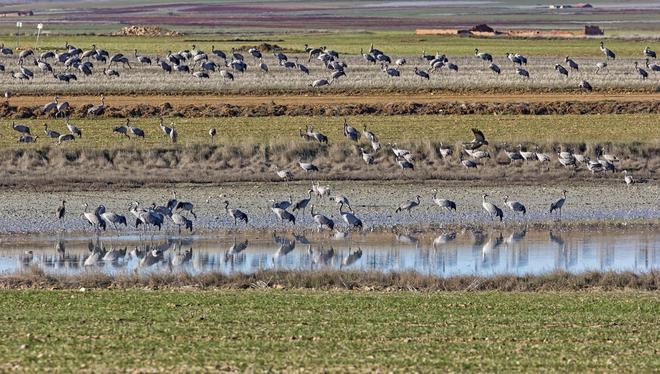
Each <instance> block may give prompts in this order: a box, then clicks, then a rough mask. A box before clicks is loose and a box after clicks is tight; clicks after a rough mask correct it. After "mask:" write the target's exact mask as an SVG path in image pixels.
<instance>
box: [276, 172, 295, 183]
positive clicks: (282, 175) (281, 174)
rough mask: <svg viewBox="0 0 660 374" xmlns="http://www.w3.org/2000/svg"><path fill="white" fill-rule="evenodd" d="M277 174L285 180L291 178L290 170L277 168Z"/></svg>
mask: <svg viewBox="0 0 660 374" xmlns="http://www.w3.org/2000/svg"><path fill="white" fill-rule="evenodd" d="M277 176H278V177H280V178H281V179H283V180H285V181H288V180H291V179H293V174H291V172H290V171H288V170H278V171H277Z"/></svg>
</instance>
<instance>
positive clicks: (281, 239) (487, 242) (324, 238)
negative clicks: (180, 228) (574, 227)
mask: <svg viewBox="0 0 660 374" xmlns="http://www.w3.org/2000/svg"><path fill="white" fill-rule="evenodd" d="M32 266H36V267H39V268H41V269H43V270H45V271H46V272H49V273H65V274H77V273H83V272H98V271H100V272H104V273H108V274H122V273H134V272H138V273H143V274H148V273H151V272H188V273H191V274H200V273H204V272H221V273H225V274H230V273H237V272H240V273H252V272H255V271H258V270H265V269H281V270H317V269H345V270H365V271H385V272H391V271H394V272H397V271H415V272H419V273H421V274H429V275H436V276H452V275H485V276H489V275H497V274H519V275H522V274H543V273H548V272H552V271H557V270H564V271H568V272H572V273H579V272H584V271H632V272H635V273H644V272H648V271H651V270H654V269H658V268H660V232H654V231H653V230H651V231H641V230H640V231H635V230H621V231H616V230H613V231H595V232H578V231H565V232H549V231H525V230H519V231H489V232H487V231H476V232H475V231H467V232H459V233H455V232H444V233H437V234H436V235H424V236H420V237H416V236H413V235H406V234H393V233H369V234H360V233H349V234H341V233H339V234H335V235H333V236H328V234H325V235H323V234H314V236H310V237H304V236H295V235H294V234H291V233H288V234H286V233H280V234H272V235H271V234H269V233H251V234H250V235H240V236H237V237H233V236H232V237H230V236H227V235H224V236H193V237H167V236H155V237H148V238H140V237H138V236H121V237H116V236H115V237H113V236H105V237H103V236H102V237H99V238H96V237H68V238H66V237H65V238H55V237H43V238H30V237H18V238H13V239H12V240H10V241H7V240H5V241H4V242H2V243H0V273H2V274H8V273H14V272H18V271H21V270H25V269H27V268H28V267H32Z"/></svg>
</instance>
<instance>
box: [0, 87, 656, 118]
mask: <svg viewBox="0 0 660 374" xmlns="http://www.w3.org/2000/svg"><path fill="white" fill-rule="evenodd" d="M50 100H51V98H50V97H36V96H22V97H16V98H12V99H10V101H9V102H4V103H0V116H2V117H11V118H40V117H46V116H44V115H42V113H41V107H42V105H43V104H44V103H46V102H49V101H50ZM60 100H66V101H68V102H69V103H70V104H71V106H72V108H73V109H72V111H71V112H70V113H69V114H70V115H71V117H74V118H75V117H85V113H86V111H87V109H88V108H89V107H91V106H92V105H94V104H97V103H98V100H99V99H98V98H97V97H93V96H76V97H61V98H60ZM105 102H106V105H107V106H108V109H107V110H106V113H105V114H104V116H105V117H127V116H130V117H142V116H145V117H146V116H158V115H166V116H185V117H238V116H258V117H263V116H283V115H287V116H323V115H333V116H334V115H365V114H369V115H419V114H511V115H517V114H531V115H548V114H636V113H639V114H643V113H646V114H648V113H660V95H654V94H644V95H642V94H636V93H631V94H613V95H607V94H596V95H577V96H576V95H570V94H561V93H557V94H544V95H527V96H522V95H488V94H483V95H460V94H459V95H433V94H423V95H413V96H403V95H387V96H362V95H356V96H338V95H323V96H308V95H289V96H111V97H108V98H107V99H106V101H105ZM136 103H139V104H136Z"/></svg>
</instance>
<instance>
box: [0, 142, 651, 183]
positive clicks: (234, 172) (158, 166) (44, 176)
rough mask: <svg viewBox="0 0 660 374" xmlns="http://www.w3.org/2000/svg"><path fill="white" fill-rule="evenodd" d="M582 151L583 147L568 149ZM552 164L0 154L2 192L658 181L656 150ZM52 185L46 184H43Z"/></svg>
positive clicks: (345, 150)
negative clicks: (602, 168) (310, 166)
mask: <svg viewBox="0 0 660 374" xmlns="http://www.w3.org/2000/svg"><path fill="white" fill-rule="evenodd" d="M567 146H569V148H571V147H572V148H571V149H581V146H583V145H567ZM553 147H554V148H557V147H558V145H557V144H554V145H553V144H548V145H544V146H542V147H541V149H542V150H543V149H546V150H547V152H548V153H550V154H552V160H551V161H549V162H547V163H539V162H537V161H528V162H520V161H519V162H513V163H512V162H510V161H509V159H508V158H507V156H506V154H505V153H504V149H503V148H502V147H496V148H495V149H493V150H490V154H491V157H492V158H491V159H483V160H479V161H478V164H479V165H478V168H477V169H476V170H475V169H471V170H467V169H466V168H465V167H464V166H463V165H462V164H461V162H460V160H459V157H458V149H459V148H458V147H456V148H455V150H454V155H453V156H450V157H448V158H443V157H442V155H441V152H440V148H441V147H440V144H436V143H430V142H420V143H418V144H413V145H410V146H409V147H408V149H410V150H411V152H412V153H413V154H414V155H415V160H414V163H415V169H414V170H410V169H406V170H402V169H401V168H400V166H399V165H398V164H397V163H396V161H395V159H394V157H392V155H391V151H386V152H379V153H378V154H377V155H376V156H375V160H374V164H373V165H367V164H366V163H365V162H364V161H363V160H362V156H361V153H360V151H359V150H358V149H357V148H356V147H355V146H352V145H349V144H343V143H339V144H330V145H322V146H318V145H316V144H310V143H303V144H294V143H278V144H266V145H264V144H246V145H241V146H226V145H217V146H216V145H194V146H190V147H185V148H179V147H177V148H153V149H140V148H134V147H131V148H120V149H110V150H93V149H63V148H58V147H56V146H53V147H44V148H38V149H18V150H4V151H2V152H0V178H2V182H0V189H3V188H4V189H7V188H14V187H17V186H30V188H37V189H47V190H58V189H66V188H69V187H72V186H83V187H85V188H88V189H107V188H108V187H109V186H110V187H111V188H112V187H113V186H163V185H170V184H176V183H218V182H257V181H259V182H262V181H278V180H280V178H279V177H278V176H277V175H276V173H275V172H276V170H280V169H286V170H289V171H291V172H292V173H293V179H296V180H298V179H304V180H431V179H435V180H448V181H456V182H464V183H466V184H475V183H481V182H483V183H490V184H502V183H506V184H511V183H519V184H534V183H539V182H550V183H566V182H567V181H571V182H575V181H577V182H594V181H601V182H604V181H617V182H621V183H623V179H622V178H623V177H622V174H621V173H620V171H622V170H624V169H626V170H628V171H629V172H631V173H632V175H634V176H635V177H636V178H637V179H638V180H639V181H642V180H644V179H646V180H650V181H654V180H655V179H656V178H657V170H659V169H660V150H658V149H657V148H655V147H653V146H642V145H639V144H637V145H635V144H631V145H619V146H612V147H610V150H611V152H613V153H615V154H617V155H618V157H619V158H620V159H621V161H617V162H616V163H615V167H616V170H617V171H615V172H613V171H608V172H600V173H597V174H592V173H591V172H589V171H588V170H587V167H586V165H579V166H578V168H577V169H574V168H572V167H571V168H566V167H564V166H562V165H560V164H559V163H558V162H557V160H556V157H554V154H553V151H552V149H553ZM300 159H302V160H304V161H307V162H313V163H314V164H315V165H316V166H317V167H318V168H319V171H318V172H311V173H307V172H304V171H303V170H302V169H301V168H300V167H299V165H298V160H300ZM44 181H48V183H44Z"/></svg>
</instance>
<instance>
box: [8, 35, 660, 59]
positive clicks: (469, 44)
mask: <svg viewBox="0 0 660 374" xmlns="http://www.w3.org/2000/svg"><path fill="white" fill-rule="evenodd" d="M0 41H2V42H4V43H5V44H6V45H7V46H9V47H12V48H13V47H15V45H16V37H15V36H11V35H7V34H5V35H0ZM66 42H68V43H70V44H73V45H75V46H77V47H80V48H83V49H89V48H91V45H92V44H93V43H95V44H96V45H97V47H98V48H104V49H107V50H109V51H110V52H111V53H112V52H115V51H123V52H131V51H133V49H138V50H139V51H140V53H143V54H152V55H153V54H160V55H165V54H167V51H170V50H171V51H178V50H182V49H190V48H192V45H193V44H195V45H196V46H197V48H201V49H203V50H205V51H207V52H209V51H210V50H211V46H215V48H216V49H222V50H224V51H225V52H228V51H229V50H231V48H232V47H234V48H239V47H241V46H254V45H258V44H261V43H270V44H277V45H278V46H280V47H282V48H284V49H285V50H287V51H291V52H302V51H303V50H304V45H305V44H309V45H312V46H327V47H328V48H330V49H333V50H336V51H338V52H340V53H343V54H357V53H359V52H360V48H363V49H364V50H365V51H367V50H368V49H369V45H370V44H371V43H373V44H374V47H376V48H379V49H381V50H383V51H384V52H385V53H388V54H391V55H392V56H401V55H406V56H411V55H412V56H417V55H421V53H422V50H426V52H427V53H430V54H435V53H436V52H439V53H441V54H446V55H447V56H453V57H455V56H466V55H470V56H471V55H473V54H474V49H475V48H479V49H480V50H482V51H487V52H489V53H491V54H493V56H504V55H505V54H506V53H507V52H511V51H518V52H520V53H523V54H525V55H528V56H538V55H544V56H567V55H568V56H575V57H588V56H591V57H594V56H602V52H601V51H600V50H599V49H598V43H599V40H594V39H505V38H461V37H448V36H432V35H415V33H414V31H410V32H404V31H392V32H385V31H376V32H348V33H344V32H341V33H340V32H316V33H309V32H300V33H291V34H277V33H246V32H244V31H239V32H237V33H231V34H218V35H212V36H209V35H188V36H180V37H117V36H85V35H47V36H43V37H42V38H41V39H40V41H39V49H40V50H55V49H60V50H61V49H63V48H64V45H65V43H66ZM35 43H36V37H34V36H29V37H23V38H22V39H21V46H22V47H24V48H25V47H34V45H35ZM606 43H607V46H608V48H610V49H611V50H613V51H615V52H616V53H617V57H637V58H640V59H641V58H643V57H644V56H643V54H642V50H643V49H644V47H646V46H647V45H649V44H650V46H651V47H652V49H654V50H658V49H660V48H659V46H657V43H652V42H651V43H650V42H647V41H630V40H621V39H612V40H607V41H606ZM654 44H655V45H654Z"/></svg>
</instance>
